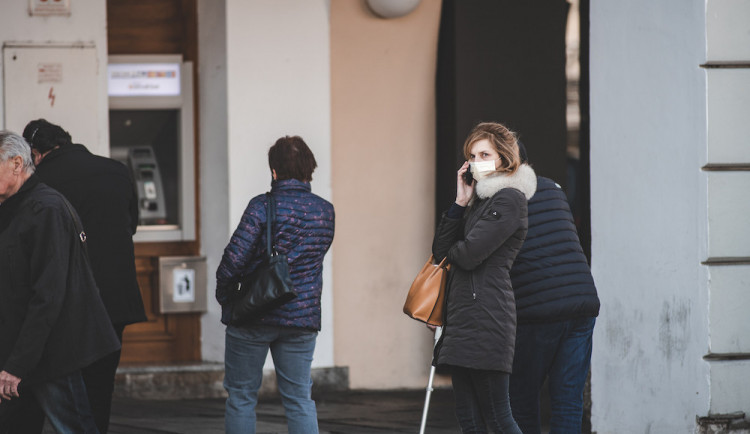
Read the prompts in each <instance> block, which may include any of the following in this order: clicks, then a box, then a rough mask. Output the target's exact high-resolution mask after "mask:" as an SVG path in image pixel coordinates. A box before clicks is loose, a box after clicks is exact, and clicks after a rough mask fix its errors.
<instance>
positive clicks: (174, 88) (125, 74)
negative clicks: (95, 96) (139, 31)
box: [107, 63, 180, 96]
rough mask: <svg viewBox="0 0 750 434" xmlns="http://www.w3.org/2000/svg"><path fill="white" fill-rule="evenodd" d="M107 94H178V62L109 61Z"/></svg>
mask: <svg viewBox="0 0 750 434" xmlns="http://www.w3.org/2000/svg"><path fill="white" fill-rule="evenodd" d="M107 81H108V89H109V96H179V95H180V64H179V63H110V64H109V65H107Z"/></svg>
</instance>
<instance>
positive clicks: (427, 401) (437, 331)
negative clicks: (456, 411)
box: [419, 327, 443, 434]
mask: <svg viewBox="0 0 750 434" xmlns="http://www.w3.org/2000/svg"><path fill="white" fill-rule="evenodd" d="M442 334H443V328H442V327H437V328H435V343H434V344H433V346H432V348H433V352H434V349H435V346H436V345H437V343H438V340H439V339H440V335H442ZM433 378H435V366H434V365H433V364H432V363H430V379H429V380H428V381H427V395H426V396H425V398H424V410H422V425H421V426H420V427H419V434H424V429H425V427H426V426H427V410H429V408H430V395H432V390H433V389H432V380H433Z"/></svg>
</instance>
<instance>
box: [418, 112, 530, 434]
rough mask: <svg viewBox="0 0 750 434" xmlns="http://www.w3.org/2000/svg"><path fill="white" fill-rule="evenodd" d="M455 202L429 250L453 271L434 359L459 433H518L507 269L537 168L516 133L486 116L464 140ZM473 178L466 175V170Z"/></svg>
mask: <svg viewBox="0 0 750 434" xmlns="http://www.w3.org/2000/svg"><path fill="white" fill-rule="evenodd" d="M463 150H464V156H465V157H466V159H467V160H468V161H466V162H465V163H464V164H463V165H462V166H461V168H460V169H459V170H458V173H457V175H456V182H457V193H456V202H455V203H454V204H453V205H452V206H451V208H450V209H449V210H448V211H447V212H445V213H444V214H443V217H442V219H441V221H440V224H439V225H438V228H437V231H436V233H435V238H434V240H433V244H432V252H433V254H434V255H435V259H436V260H438V261H440V260H442V259H443V258H444V257H447V258H448V262H449V263H450V264H451V271H450V275H449V278H448V295H447V301H446V303H447V305H446V317H445V323H444V328H443V335H442V337H441V339H440V342H439V343H438V345H437V346H436V348H435V357H434V359H433V360H435V363H436V364H437V365H446V366H448V367H449V368H450V371H451V375H452V379H453V391H454V394H455V400H456V416H457V417H458V420H459V423H460V425H461V429H462V430H463V432H464V433H484V432H487V431H486V429H487V426H488V425H489V426H490V428H491V429H492V432H495V433H514V434H515V433H520V432H521V431H520V430H519V429H518V425H516V422H515V421H514V420H513V416H512V414H511V409H510V403H509V400H508V380H509V376H510V372H511V368H512V366H513V347H514V343H515V338H516V307H515V299H514V296H513V288H512V287H511V281H510V276H509V271H510V268H511V265H512V264H513V259H515V257H516V254H517V253H518V251H519V250H520V248H521V245H522V244H523V241H524V239H525V237H526V229H527V219H526V211H527V209H526V202H527V200H528V199H529V198H531V196H532V195H533V194H534V192H535V191H536V174H535V173H534V170H533V169H531V167H530V166H528V165H526V164H521V159H520V156H519V153H518V143H517V138H516V135H515V134H514V133H513V132H512V131H510V130H508V129H507V128H506V127H505V126H503V125H501V124H498V123H492V122H486V123H480V124H478V125H477V126H476V127H474V129H473V130H472V131H471V133H470V134H469V136H468V137H467V138H466V141H465V142H464V147H463ZM469 170H470V171H471V174H472V175H473V178H474V179H473V180H471V181H470V183H468V182H467V179H466V178H467V176H466V175H465V174H466V172H467V171H469Z"/></svg>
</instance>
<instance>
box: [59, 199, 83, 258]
mask: <svg viewBox="0 0 750 434" xmlns="http://www.w3.org/2000/svg"><path fill="white" fill-rule="evenodd" d="M63 203H64V204H65V207H66V208H68V212H69V213H70V217H71V218H72V219H73V224H74V225H75V227H76V232H77V233H78V234H77V235H78V239H79V240H80V241H81V248H82V249H83V252H84V253H85V255H84V256H85V258H86V259H85V260H86V261H87V260H88V256H89V249H88V245H87V244H86V232H84V231H83V225H82V224H81V221H80V220H78V216H76V213H75V212H73V208H72V207H71V206H70V203H69V202H68V201H67V200H66V199H64V200H63Z"/></svg>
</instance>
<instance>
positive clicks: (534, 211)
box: [510, 176, 599, 324]
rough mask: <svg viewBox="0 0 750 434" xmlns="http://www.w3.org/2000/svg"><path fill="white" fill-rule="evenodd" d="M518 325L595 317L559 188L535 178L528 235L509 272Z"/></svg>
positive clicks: (587, 273)
mask: <svg viewBox="0 0 750 434" xmlns="http://www.w3.org/2000/svg"><path fill="white" fill-rule="evenodd" d="M510 277H511V280H512V281H513V290H514V291H515V294H516V314H517V316H518V323H519V324H524V323H550V322H556V321H564V320H569V319H575V318H590V317H595V316H597V315H598V314H599V297H598V296H597V294H596V287H595V286H594V279H593V277H591V269H590V268H589V264H588V262H587V260H586V256H585V255H584V254H583V249H582V248H581V242H580V241H579V239H578V233H577V232H576V227H575V223H574V222H573V215H572V214H571V212H570V207H569V206H568V201H567V198H566V197H565V193H564V192H563V191H562V189H561V188H560V186H558V185H557V184H555V182H554V181H552V180H551V179H549V178H544V177H542V176H539V177H537V190H536V193H535V194H534V197H532V198H531V200H529V231H528V233H527V234H526V241H525V242H524V243H523V246H522V247H521V251H520V252H519V253H518V256H517V257H516V260H515V262H514V263H513V268H511V270H510Z"/></svg>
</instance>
